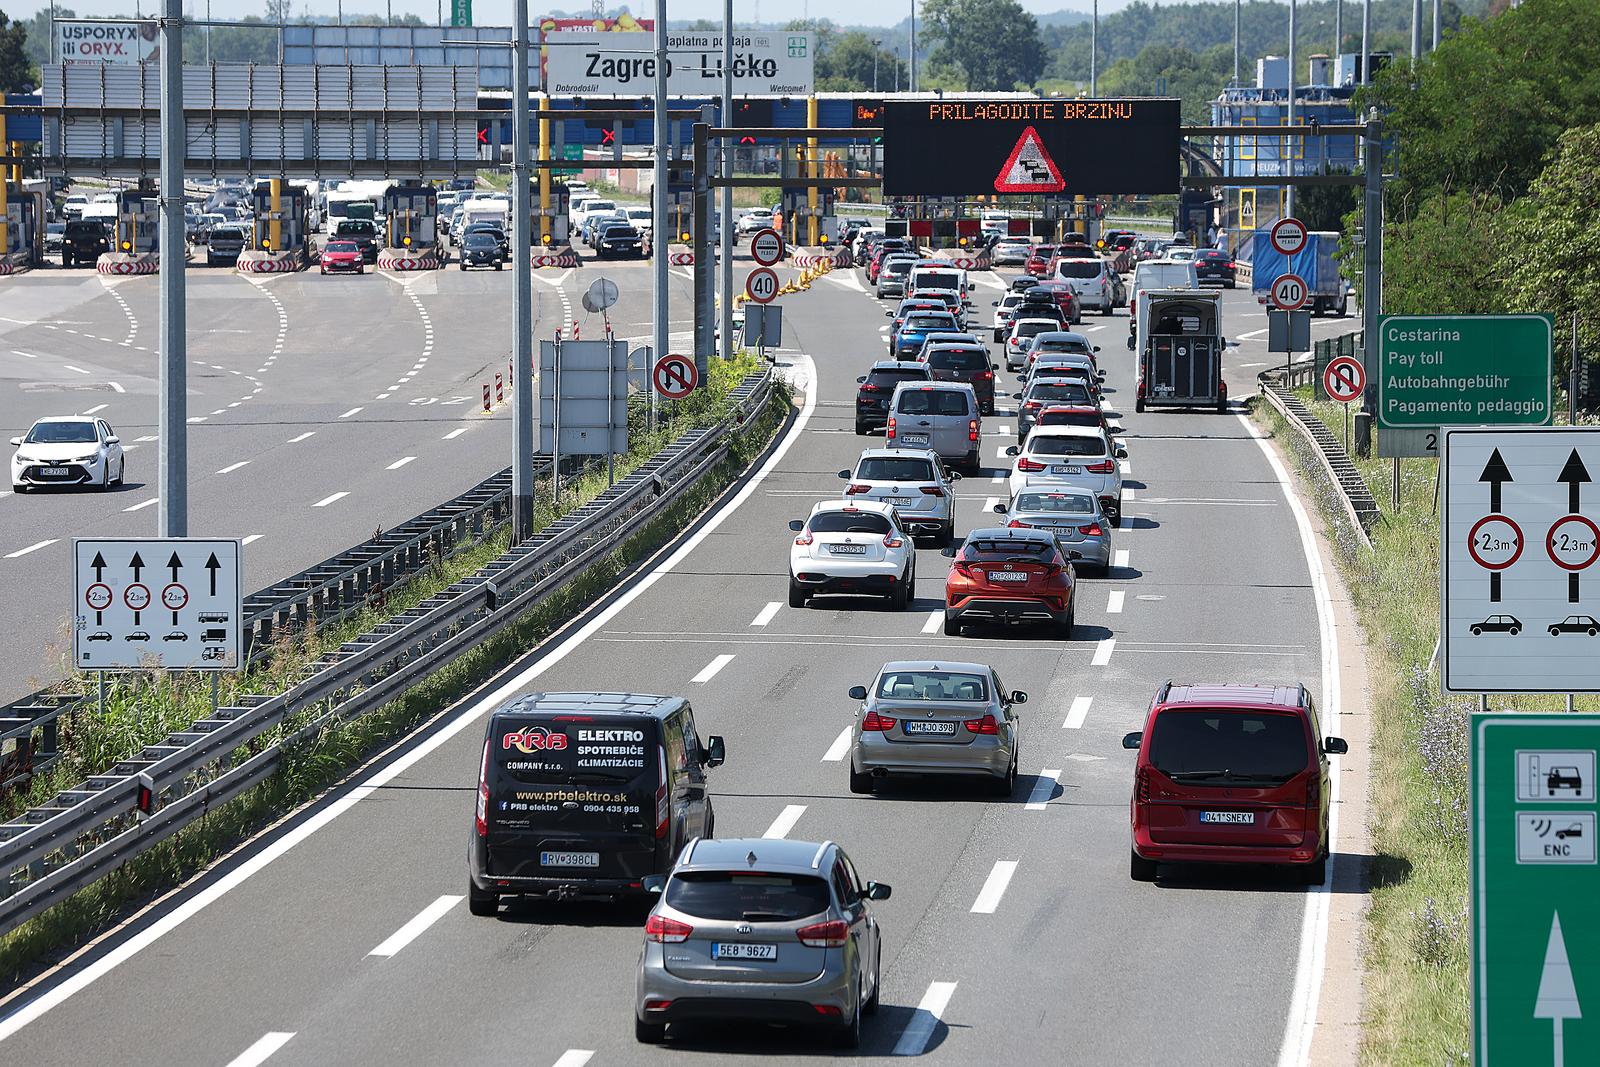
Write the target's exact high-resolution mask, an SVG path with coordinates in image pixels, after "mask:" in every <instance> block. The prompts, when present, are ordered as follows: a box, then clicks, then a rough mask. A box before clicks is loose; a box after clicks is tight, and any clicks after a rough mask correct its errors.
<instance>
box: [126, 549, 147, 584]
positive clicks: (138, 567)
mask: <svg viewBox="0 0 1600 1067" xmlns="http://www.w3.org/2000/svg"><path fill="white" fill-rule="evenodd" d="M128 566H130V567H132V568H133V580H134V581H136V582H137V581H138V580H139V572H140V571H142V570H144V559H143V558H142V557H140V555H139V553H137V552H135V553H134V554H133V558H132V559H130V560H129V561H128Z"/></svg>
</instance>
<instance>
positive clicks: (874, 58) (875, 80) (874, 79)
mask: <svg viewBox="0 0 1600 1067" xmlns="http://www.w3.org/2000/svg"><path fill="white" fill-rule="evenodd" d="M882 43H883V41H882V40H876V41H873V42H872V91H873V92H877V91H878V46H879V45H881V44H882Z"/></svg>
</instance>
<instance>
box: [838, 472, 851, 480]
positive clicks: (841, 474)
mask: <svg viewBox="0 0 1600 1067" xmlns="http://www.w3.org/2000/svg"><path fill="white" fill-rule="evenodd" d="M839 477H841V478H845V479H848V478H849V477H850V472H849V471H840V472H839Z"/></svg>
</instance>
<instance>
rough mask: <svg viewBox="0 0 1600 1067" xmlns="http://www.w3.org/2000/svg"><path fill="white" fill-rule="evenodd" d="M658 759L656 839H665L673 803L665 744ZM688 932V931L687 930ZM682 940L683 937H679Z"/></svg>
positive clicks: (657, 750)
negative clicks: (659, 779) (670, 798)
mask: <svg viewBox="0 0 1600 1067" xmlns="http://www.w3.org/2000/svg"><path fill="white" fill-rule="evenodd" d="M656 760H657V761H658V762H659V765H660V773H661V786H660V787H659V788H658V789H657V790H656V840H657V841H661V840H665V838H666V836H667V822H668V818H667V817H668V816H669V815H670V814H671V813H672V812H671V807H672V806H671V805H670V804H668V803H667V749H666V746H665V745H662V746H661V747H660V748H657V749H656ZM686 933H687V931H686ZM678 940H679V941H682V940H683V938H681V937H680V938H678Z"/></svg>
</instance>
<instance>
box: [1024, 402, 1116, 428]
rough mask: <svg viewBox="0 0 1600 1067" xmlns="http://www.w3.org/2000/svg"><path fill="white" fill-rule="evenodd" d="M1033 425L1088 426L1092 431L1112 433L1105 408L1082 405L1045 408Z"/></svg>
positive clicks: (1036, 417) (1055, 405) (1035, 418)
mask: <svg viewBox="0 0 1600 1067" xmlns="http://www.w3.org/2000/svg"><path fill="white" fill-rule="evenodd" d="M1033 425H1034V426H1035V427H1039V426H1088V427H1090V428H1091V429H1098V430H1104V431H1105V432H1106V433H1107V434H1110V433H1111V423H1110V422H1109V421H1107V419H1106V412H1105V409H1104V408H1100V407H1094V406H1090V405H1081V404H1053V405H1051V406H1050V407H1047V408H1043V409H1041V410H1040V412H1039V414H1038V415H1037V416H1035V417H1034V420H1033Z"/></svg>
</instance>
